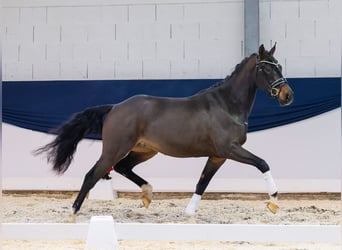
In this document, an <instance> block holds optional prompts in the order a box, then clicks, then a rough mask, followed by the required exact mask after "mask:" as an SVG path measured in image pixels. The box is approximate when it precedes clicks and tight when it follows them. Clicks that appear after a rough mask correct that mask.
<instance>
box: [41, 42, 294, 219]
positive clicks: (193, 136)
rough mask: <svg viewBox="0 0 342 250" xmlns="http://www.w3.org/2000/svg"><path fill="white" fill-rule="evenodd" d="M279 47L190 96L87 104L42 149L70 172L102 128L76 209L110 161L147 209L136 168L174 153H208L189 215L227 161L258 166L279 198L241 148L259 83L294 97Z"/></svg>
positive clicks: (148, 193) (265, 169) (283, 98)
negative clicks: (81, 145) (80, 148)
mask: <svg viewBox="0 0 342 250" xmlns="http://www.w3.org/2000/svg"><path fill="white" fill-rule="evenodd" d="M275 49H276V48H275V45H274V47H273V48H272V49H271V50H270V51H267V50H265V48H264V46H263V45H261V46H260V48H259V53H258V54H252V55H251V56H249V57H248V58H245V59H244V60H243V61H242V62H241V63H240V64H238V65H237V66H236V68H235V70H234V72H233V73H232V74H231V75H230V76H228V77H227V78H226V79H224V80H223V81H222V82H220V83H218V84H216V85H214V86H212V87H210V88H208V89H205V90H202V91H201V92H199V93H197V94H195V95H193V96H190V97H186V98H163V97H153V96H144V95H138V96H133V97H131V98H129V99H127V100H125V101H123V102H121V103H119V104H115V105H103V106H97V107H92V108H89V109H86V110H84V111H83V112H80V113H78V114H76V115H74V117H73V118H72V119H71V120H70V121H69V122H67V123H65V124H64V125H62V126H61V127H60V128H59V129H58V130H57V133H58V135H57V137H56V138H55V139H54V140H53V141H52V142H51V143H49V144H47V145H46V146H44V147H42V148H40V149H38V150H37V151H36V153H42V152H46V153H47V156H48V160H49V161H52V163H53V169H54V170H55V171H57V172H58V173H64V172H65V171H66V170H67V169H68V167H69V164H70V163H71V161H72V159H73V154H74V153H75V150H76V147H77V144H78V142H79V141H80V140H82V138H84V136H86V135H87V134H89V133H99V132H101V131H102V154H101V156H100V158H99V160H98V161H97V162H96V164H95V165H94V166H93V168H92V169H91V170H90V171H89V172H88V173H87V174H86V176H85V179H84V181H83V184H82V187H81V190H80V192H79V194H78V196H77V198H76V200H75V202H74V204H73V206H72V208H73V213H74V214H76V213H77V212H78V211H79V209H80V207H81V205H82V203H83V201H84V199H85V197H86V195H87V193H88V192H89V190H90V189H91V188H92V187H94V185H95V184H96V182H97V181H98V180H99V179H100V178H101V177H103V176H105V175H106V173H107V171H108V169H110V168H111V167H112V166H114V170H115V171H116V172H118V173H120V174H122V175H123V176H125V177H127V178H128V179H130V180H131V181H133V182H134V183H135V184H137V185H138V186H139V187H141V188H142V192H143V202H144V205H145V206H146V207H148V206H149V204H150V202H151V200H152V186H151V185H150V184H148V182H147V181H145V180H144V179H142V178H141V177H140V176H138V175H137V174H135V173H134V172H133V168H134V167H135V166H136V165H137V164H139V163H141V162H143V161H146V160H148V159H150V158H152V157H153V156H155V155H156V154H157V153H158V152H161V153H163V154H166V155H169V156H174V157H208V160H207V163H206V165H205V167H204V170H203V172H202V174H201V177H200V179H199V181H198V184H197V186H196V191H195V193H194V194H193V196H192V198H191V200H190V202H189V204H188V206H187V208H186V209H185V213H186V214H188V215H192V214H194V213H195V211H196V208H197V205H198V203H199V201H200V199H201V195H202V194H203V192H204V191H205V189H206V187H207V186H208V184H209V181H210V180H211V179H212V177H213V176H214V174H215V173H216V171H217V170H218V169H219V168H220V167H221V165H222V164H223V163H224V162H225V160H226V159H232V160H235V161H238V162H242V163H246V164H250V165H253V166H255V167H256V168H257V169H258V170H260V172H261V173H262V174H263V176H264V178H265V181H266V184H267V188H268V194H269V195H270V198H271V199H272V198H273V199H276V198H277V188H276V185H275V184H274V181H273V178H272V175H271V173H270V168H269V166H268V164H267V163H266V162H265V161H264V160H263V159H261V158H259V157H257V156H255V155H253V154H252V153H250V152H249V151H247V150H246V149H244V148H243V147H242V145H243V144H244V143H245V141H246V133H247V126H248V116H249V114H250V112H251V109H252V107H253V103H254V99H255V96H256V90H257V88H259V89H261V90H263V91H266V92H267V93H269V95H270V96H272V97H275V98H277V99H278V101H279V103H280V104H281V105H289V104H291V103H292V101H293V91H292V90H291V88H290V86H289V85H288V83H287V81H286V79H285V78H284V77H283V75H282V68H281V65H280V64H278V61H277V60H276V59H275V58H274V52H275ZM105 116H106V118H105V120H104V117H105ZM103 120H104V122H103ZM273 205H274V206H276V204H274V203H273ZM270 209H271V210H275V209H276V208H274V207H270Z"/></svg>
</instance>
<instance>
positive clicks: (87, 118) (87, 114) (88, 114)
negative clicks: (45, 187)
mask: <svg viewBox="0 0 342 250" xmlns="http://www.w3.org/2000/svg"><path fill="white" fill-rule="evenodd" d="M112 107H113V106H112V105H103V106H96V107H93V108H88V109H86V110H84V111H82V112H80V113H77V114H75V115H74V116H73V117H72V118H71V119H70V120H69V121H68V122H66V123H64V124H63V125H62V126H61V127H59V128H58V129H57V130H56V133H57V137H56V138H55V139H54V140H53V141H52V142H51V143H49V144H47V145H45V146H43V147H41V148H39V149H37V150H36V151H35V152H34V153H35V154H36V155H37V154H41V153H44V152H46V153H47V159H48V162H52V163H53V170H55V171H56V172H58V173H59V174H62V173H64V172H65V171H66V170H67V169H68V167H69V165H70V163H71V162H72V160H73V155H74V153H75V151H76V148H77V144H78V143H79V142H80V141H81V140H82V139H83V138H84V136H86V135H87V134H93V133H94V134H98V133H100V132H101V130H102V125H103V116H104V115H105V114H107V113H108V112H109V111H110V110H111V109H112Z"/></svg>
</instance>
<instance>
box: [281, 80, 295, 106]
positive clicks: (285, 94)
mask: <svg viewBox="0 0 342 250" xmlns="http://www.w3.org/2000/svg"><path fill="white" fill-rule="evenodd" d="M293 99H294V93H293V90H292V89H291V88H290V86H289V85H288V84H285V85H283V86H282V87H281V89H280V92H279V95H278V101H279V103H280V105H282V106H287V105H290V104H291V103H292V102H293Z"/></svg>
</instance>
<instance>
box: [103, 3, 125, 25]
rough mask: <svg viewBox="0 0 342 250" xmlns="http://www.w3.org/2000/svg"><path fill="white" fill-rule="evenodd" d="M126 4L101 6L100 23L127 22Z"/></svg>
mask: <svg viewBox="0 0 342 250" xmlns="http://www.w3.org/2000/svg"><path fill="white" fill-rule="evenodd" d="M128 9H129V8H128V6H125V5H122V6H120V5H119V6H105V5H104V6H102V9H101V12H102V14H101V17H102V23H120V22H128Z"/></svg>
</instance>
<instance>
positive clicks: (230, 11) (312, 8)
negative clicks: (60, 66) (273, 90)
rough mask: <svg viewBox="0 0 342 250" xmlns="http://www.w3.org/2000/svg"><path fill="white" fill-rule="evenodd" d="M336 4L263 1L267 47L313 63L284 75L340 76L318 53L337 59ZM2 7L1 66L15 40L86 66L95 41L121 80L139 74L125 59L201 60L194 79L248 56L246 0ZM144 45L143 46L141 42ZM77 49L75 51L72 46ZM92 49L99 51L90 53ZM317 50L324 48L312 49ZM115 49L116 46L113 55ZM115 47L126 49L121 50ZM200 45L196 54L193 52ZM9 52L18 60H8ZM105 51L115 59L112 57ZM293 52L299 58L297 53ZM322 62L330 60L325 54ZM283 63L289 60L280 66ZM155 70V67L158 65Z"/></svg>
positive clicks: (16, 2)
mask: <svg viewBox="0 0 342 250" xmlns="http://www.w3.org/2000/svg"><path fill="white" fill-rule="evenodd" d="M341 9H342V2H341V1H338V0H329V1H328V0H302V1H299V0H298V1H297V0H283V1H270V0H261V1H260V25H261V27H260V42H261V43H264V44H265V45H266V47H270V46H272V45H273V43H274V42H275V41H278V52H277V55H278V56H279V59H280V62H282V63H290V62H291V63H294V62H296V63H298V64H299V66H298V68H299V69H300V68H302V67H303V66H302V65H303V64H304V63H305V62H306V61H308V58H306V57H309V59H313V62H314V66H312V65H311V64H310V65H309V66H308V67H304V71H303V72H298V70H296V71H293V70H290V71H289V72H285V73H286V76H287V77H296V76H299V75H300V76H302V77H311V76H314V77H319V76H338V75H340V70H339V69H337V68H338V67H336V66H335V65H330V64H323V63H321V62H320V60H319V58H320V57H326V56H328V57H330V60H331V61H334V62H335V61H337V57H338V56H339V55H340V51H341V46H340V40H341V25H342V24H341V23H342V21H341V20H342V16H341V15H340V10H341ZM3 13H4V26H5V28H4V30H5V34H4V41H8V43H4V50H6V49H8V50H10V51H11V52H10V53H7V55H6V56H5V57H4V61H3V64H4V65H6V64H7V63H10V62H11V63H14V62H16V58H17V57H18V56H17V55H16V53H15V52H14V51H15V49H14V48H13V46H14V47H16V46H20V47H23V48H25V47H27V46H29V45H28V44H31V43H35V44H42V45H46V48H47V51H48V52H47V56H46V60H47V61H48V60H50V59H51V56H49V51H50V55H51V53H52V51H54V53H55V54H56V53H58V51H65V50H63V49H62V50H52V48H57V46H60V48H67V47H68V46H72V48H73V50H72V53H71V55H69V56H66V55H65V54H64V55H62V56H56V55H54V56H53V58H54V59H53V60H59V61H57V62H59V63H62V61H63V60H71V61H72V60H77V61H82V64H83V65H88V64H89V63H90V62H91V60H98V59H97V56H96V57H95V58H94V54H98V51H97V48H96V46H93V45H92V43H96V44H99V45H100V46H101V56H100V60H102V61H103V62H102V65H103V64H104V63H105V62H112V61H113V60H114V61H115V63H119V62H120V60H123V63H122V64H121V66H120V67H119V68H120V72H118V73H117V72H115V74H114V75H115V78H114V79H120V78H119V76H120V75H122V73H121V72H131V73H132V75H131V76H127V75H126V74H127V73H126V74H125V79H126V78H127V77H129V78H131V79H134V77H135V76H136V75H139V76H140V75H141V73H142V72H141V67H137V68H136V67H134V68H136V69H138V68H139V70H138V72H132V69H131V68H130V69H126V70H124V69H123V68H122V65H130V63H126V62H125V61H126V60H133V61H136V60H140V59H141V60H155V63H153V64H152V63H151V65H158V60H169V63H170V64H171V65H174V64H175V60H179V65H183V64H182V61H184V60H192V59H195V60H200V61H199V62H198V63H197V64H198V65H202V66H201V67H200V68H199V67H197V68H194V67H193V69H194V71H193V72H192V73H191V72H189V70H190V68H191V67H186V68H185V69H184V70H183V72H187V73H186V74H184V77H185V75H186V77H187V78H188V77H191V74H192V75H193V78H196V77H205V76H206V75H208V72H210V71H211V72H214V71H213V69H212V67H209V66H210V64H208V63H205V62H204V61H205V60H209V61H210V60H211V61H212V60H214V61H215V60H216V61H222V63H223V64H226V63H228V64H226V65H220V66H219V67H222V68H224V66H225V67H228V68H231V67H232V65H233V66H235V65H236V64H237V63H239V62H240V60H241V59H242V58H243V57H244V56H245V55H243V54H242V53H241V46H243V0H237V1H229V0H225V1H224V0H219V1H211V0H207V1H204V0H203V1H202V0H200V1H195V0H183V1H181V0H171V1H168V2H164V1H160V0H155V1H149V0H144V1H137V0H130V1H118V0H115V1H114V0H113V1H111V0H107V1H98V2H96V1H88V0H82V1H80V0H72V1H57V0H48V1H40V0H39V1H38V0H36V1H32V2H26V1H22V0H13V1H5V2H4V11H3ZM194 40H197V44H196V43H194V45H193V48H192V46H191V42H192V41H194ZM146 41H151V42H154V43H156V44H155V47H156V48H155V49H154V52H151V44H152V43H149V42H146ZM174 41H178V42H174ZM12 43H13V45H12ZM110 44H113V45H112V46H111V45H110ZM137 44H142V45H137ZM298 44H299V45H298ZM212 45H215V48H212V47H210V46H212ZM87 46H89V47H88V48H90V49H89V50H87V51H85V50H83V52H84V54H82V53H81V54H82V55H79V56H78V52H77V51H82V47H83V48H84V47H87ZM102 46H103V48H102ZM114 46H115V47H116V46H118V48H114ZM144 46H146V48H143V47H144ZM168 46H170V48H169V47H168ZM298 46H299V51H298ZM78 47H80V49H76V48H78ZM128 47H131V50H128ZM152 47H153V46H152ZM92 48H94V49H95V50H96V51H95V52H93V51H92ZM316 48H321V49H319V50H316ZM322 48H323V49H322ZM324 48H326V54H324V55H323V53H324V52H323V51H324V50H325V49H324ZM282 49H283V51H282ZM75 50H76V51H75ZM67 51H68V50H67ZM107 51H108V54H107V53H106V52H107ZM114 51H116V52H115V53H113V52H114ZM119 51H123V52H122V53H119ZM198 51H199V54H198V55H196V53H197V52H198ZM19 53H20V52H19ZM134 53H137V54H136V55H135V54H134ZM86 54H89V56H88V55H86ZM151 55H152V56H151ZM227 55H228V56H227ZM237 55H239V56H237ZM12 56H13V57H15V59H12V58H9V57H12ZM110 56H113V57H112V58H110ZM114 56H115V57H114ZM19 57H20V54H19ZM65 57H67V58H66V59H65ZM226 57H230V58H232V61H230V60H227V59H225V58H226ZM290 57H296V59H291V58H290ZM38 58H39V57H38ZM62 58H63V59H62ZM301 58H302V59H303V60H301ZM25 60H26V59H25ZM35 60H36V58H35V57H33V58H31V62H30V63H31V65H33V64H35ZM37 60H38V59H37ZM39 60H40V59H39ZM324 61H327V59H326V58H324ZM18 63H20V62H19V61H18ZM140 63H141V64H142V62H140ZM132 64H136V62H132ZM339 64H340V63H339ZM118 65H120V63H119V64H118ZM205 65H208V68H205ZM288 66H289V68H290V69H291V68H296V67H297V65H291V66H290V65H288ZM108 68H111V67H108ZM171 68H172V67H171ZM284 68H287V66H286V65H285V67H284ZM96 69H99V68H97V67H92V68H91V69H88V70H96ZM115 70H116V68H115ZM155 70H158V69H157V68H155ZM179 70H180V71H178V72H182V70H181V69H179ZM63 72H64V71H63ZM101 72H102V73H103V74H104V78H106V79H107V77H108V75H111V73H110V72H108V73H107V72H106V71H101ZM215 72H216V74H217V75H214V74H210V75H212V77H215V78H218V77H220V76H221V74H219V72H221V70H219V69H218V70H215ZM291 72H294V75H291ZM88 73H89V72H88ZM319 74H322V75H319ZM55 75H56V74H53V76H51V77H49V76H48V75H46V77H48V78H47V79H46V80H48V79H54V77H55ZM74 75H75V76H76V75H78V74H77V73H75V74H74ZM81 75H82V78H80V79H84V76H83V74H81ZM89 75H90V74H88V76H89ZM91 75H92V76H94V75H96V76H98V77H99V78H100V79H101V73H100V72H91ZM163 75H164V74H163ZM176 75H177V77H180V76H181V75H183V74H173V73H172V71H171V74H170V76H169V77H170V78H173V77H176ZM86 76H87V75H86ZM6 77H7V75H6ZM13 77H15V76H13ZM60 77H62V76H60ZM64 77H65V76H63V78H64ZM208 77H209V75H208ZM11 79H12V80H14V79H13V78H11ZM73 79H77V78H73ZM139 79H141V78H139ZM4 80H7V78H4Z"/></svg>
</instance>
